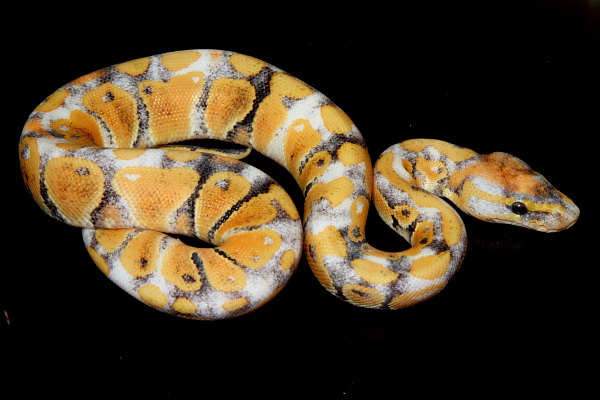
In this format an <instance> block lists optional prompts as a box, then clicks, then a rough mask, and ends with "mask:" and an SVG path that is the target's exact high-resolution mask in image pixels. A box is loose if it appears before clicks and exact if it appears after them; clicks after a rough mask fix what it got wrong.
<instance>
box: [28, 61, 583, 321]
mask: <svg viewBox="0 0 600 400" xmlns="http://www.w3.org/2000/svg"><path fill="white" fill-rule="evenodd" d="M207 138H208V139H217V140H224V141H229V142H234V143H237V144H241V145H243V146H246V147H248V148H250V149H252V150H255V151H258V152H260V153H262V154H264V155H265V156H267V157H269V158H271V159H273V160H274V161H276V162H277V163H279V164H280V165H282V166H283V167H284V168H285V169H287V170H288V171H289V172H290V173H291V174H292V176H293V177H294V178H295V179H296V181H297V182H298V184H299V186H300V188H301V189H302V191H303V193H304V196H305V202H304V212H303V213H300V212H298V210H297V209H296V207H295V206H294V203H293V202H292V200H291V199H290V197H289V196H288V195H287V194H286V193H285V191H284V190H283V189H282V188H281V186H279V185H278V184H277V183H276V182H275V181H273V180H272V179H271V178H270V177H268V176H267V175H266V174H264V173H263V172H261V171H260V170H258V169H256V168H254V167H252V166H249V165H247V164H245V163H243V162H242V161H240V160H239V159H240V158H243V157H244V156H245V155H247V154H248V151H225V150H209V149H203V148H200V147H197V146H189V145H177V144H175V143H177V142H181V141H185V140H191V139H207ZM367 142H368V141H365V139H364V138H363V136H362V135H361V133H360V132H359V130H358V128H357V127H356V126H355V124H354V123H353V122H352V120H351V119H350V118H349V117H348V116H347V115H346V114H345V113H344V112H343V111H342V110H341V109H340V108H338V107H337V106H336V105H335V104H334V103H333V102H332V101H331V100H329V99H328V98H327V97H325V96H324V95H323V94H321V93H320V92H318V91H317V90H316V89H315V88H313V87H311V86H309V85H307V84H305V83H303V82H302V81H300V80H298V79H297V78H295V77H293V76H291V75H289V74H287V73H285V72H284V71H282V70H280V69H278V68H276V67H274V66H272V65H269V64H268V63H266V62H264V61H261V60H258V59H256V58H253V57H250V56H246V55H242V54H238V53H234V52H229V51H220V50H186V51H178V52H171V53H165V54H160V55H156V56H150V57H145V58H141V59H136V60H132V61H127V62H124V63H121V64H117V65H114V66H112V67H108V68H105V69H102V70H99V71H96V72H92V73H90V74H88V75H85V76H83V77H80V78H78V79H75V80H73V81H72V82H70V83H68V84H66V85H65V86H63V87H61V88H59V89H58V90H57V91H56V92H54V93H53V94H51V95H50V96H49V97H48V98H47V99H46V100H45V101H44V102H42V103H41V104H40V105H39V106H38V107H37V108H36V109H35V110H34V111H33V112H32V114H31V115H30V117H29V118H28V120H27V121H26V123H25V126H24V128H23V133H22V136H21V140H20V142H19V159H20V164H21V170H22V174H23V179H24V181H25V183H26V185H27V187H28V189H29V191H30V192H31V195H32V197H33V199H34V200H35V201H36V203H37V204H38V205H39V207H40V208H41V209H42V210H43V211H44V212H46V213H47V214H48V215H50V216H51V217H53V218H56V219H58V220H60V221H62V222H65V223H67V224H70V225H73V226H77V227H80V228H83V239H84V244H85V246H86V248H87V250H88V252H89V254H90V256H91V258H92V260H93V261H94V262H95V263H96V265H97V266H98V267H99V268H100V270H101V271H102V272H104V273H105V274H106V275H107V276H108V278H110V279H111V280H112V281H113V282H115V283H116V284H117V285H119V286H120V287H121V288H123V289H124V290H125V291H127V292H128V293H129V294H131V295H132V296H134V297H135V298H137V299H139V300H140V301H142V302H144V303H146V304H148V305H149V306H151V307H154V308H156V309H158V310H161V311H163V312H167V313H170V314H173V315H176V316H179V317H185V318H192V319H203V320H213V319H223V318H231V317H235V316H238V315H242V314H245V313H248V312H250V311H252V310H255V309H256V308H258V307H260V306H262V305H263V304H265V303H266V302H267V301H269V300H270V299H272V298H273V297H274V296H275V295H276V294H277V293H278V292H279V291H280V290H281V289H282V288H283V287H284V286H285V284H286V282H287V281H288V280H289V278H290V276H291V275H292V274H293V272H294V271H295V269H296V267H297V265H298V263H299V260H300V258H301V256H302V255H303V254H304V255H305V257H306V260H307V261H308V264H309V265H310V268H311V269H312V271H313V273H314V275H315V276H316V278H317V279H318V281H319V282H320V283H321V284H322V285H323V287H324V288H325V289H326V290H328V291H329V292H331V293H332V294H334V295H335V296H337V297H339V298H341V299H343V300H346V301H348V302H350V303H352V304H355V305H358V306H362V307H369V308H380V309H399V308H404V307H408V306H411V305H413V304H416V303H419V302H421V301H424V300H426V299H428V298H431V297H432V296H434V295H435V294H436V293H438V292H440V291H441V290H442V289H443V288H444V287H445V286H446V284H447V283H448V281H449V280H450V278H451V277H452V275H453V274H454V273H455V272H456V270H457V269H458V268H459V266H460V263H461V261H462V259H463V257H464V254H465V251H466V241H467V236H466V231H465V228H464V224H463V222H462V220H461V218H460V217H459V215H458V213H457V212H456V211H455V210H454V209H453V208H452V207H451V206H450V205H448V204H447V203H446V201H445V200H442V199H441V197H444V198H446V199H447V200H450V201H452V202H453V203H454V204H455V205H456V206H458V207H459V208H460V209H461V210H462V211H464V212H465V213H466V214H468V215H471V216H474V217H476V218H479V219H482V220H485V221H490V222H500V223H507V224H513V225H518V226H523V227H526V228H530V229H535V230H538V231H542V232H557V231H561V230H564V229H567V228H569V227H570V226H572V225H573V224H574V223H575V221H576V220H577V218H578V217H579V209H578V208H577V206H576V205H575V204H574V203H573V201H571V200H570V199H569V198H568V197H567V196H565V195H564V194H562V193H561V192H560V191H558V190H557V189H556V188H554V187H553V186H552V185H551V184H550V183H549V182H548V181H547V180H546V179H545V178H544V177H543V176H542V175H540V174H538V173H537V172H534V171H533V170H532V169H531V168H530V167H529V166H528V165H527V164H526V163H524V162H523V161H521V160H519V159H518V158H516V157H513V156H511V155H508V154H506V153H491V154H478V153H476V152H475V151H473V150H470V149H467V148H464V147H460V146H457V145H454V144H450V143H447V142H444V141H440V140H435V139H409V140H406V141H404V142H402V143H398V144H395V145H393V146H391V147H390V148H388V149H387V150H385V151H384V152H383V153H382V154H381V156H380V157H379V158H378V159H377V161H376V162H375V164H374V165H373V164H372V163H371V160H370V157H369V154H368V151H367V147H366V144H367ZM371 201H372V202H373V204H374V205H375V207H376V209H377V211H378V213H379V215H380V216H381V218H382V219H383V220H384V221H385V222H386V223H387V224H388V225H389V226H390V227H391V228H392V229H393V230H395V231H396V232H397V233H398V234H399V235H401V236H402V237H403V238H404V239H406V240H407V241H408V242H409V243H410V244H411V247H410V248H409V249H408V250H404V251H401V252H386V251H381V250H379V249H376V248H375V247H373V246H371V245H370V244H369V243H368V242H367V239H366V237H365V224H366V218H367V214H368V208H369V205H370V203H371ZM169 234H177V235H184V236H194V237H197V238H199V239H201V240H204V241H206V242H208V243H210V244H212V245H213V246H214V247H213V248H196V247H193V246H189V245H186V244H184V243H183V242H181V241H180V240H178V239H175V238H173V237H172V236H169Z"/></svg>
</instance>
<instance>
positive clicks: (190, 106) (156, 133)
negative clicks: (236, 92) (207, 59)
mask: <svg viewBox="0 0 600 400" xmlns="http://www.w3.org/2000/svg"><path fill="white" fill-rule="evenodd" d="M203 85H204V74H203V73H202V72H188V73H187V74H184V75H178V76H174V77H173V78H172V79H171V80H169V81H168V82H158V81H144V82H142V83H140V85H139V87H138V90H139V93H140V96H141V98H142V99H143V100H144V103H145V104H146V106H147V107H148V113H149V114H150V135H151V136H152V138H153V144H155V145H157V144H163V143H172V142H177V141H180V140H184V139H186V138H188V137H189V136H190V131H192V126H191V116H192V112H193V111H194V108H195V107H194V106H195V104H196V103H197V102H198V99H199V98H200V96H201V95H202V87H203ZM174 93H175V94H176V95H175V96H174V95H173V94H174Z"/></svg>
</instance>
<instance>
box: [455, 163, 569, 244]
mask: <svg viewBox="0 0 600 400" xmlns="http://www.w3.org/2000/svg"><path fill="white" fill-rule="evenodd" d="M449 183H450V184H449V187H448V188H449V190H450V191H451V192H452V193H450V196H449V197H452V198H453V199H454V201H455V202H456V203H457V205H459V207H461V208H462V209H463V211H465V212H466V213H467V214H470V215H472V216H474V217H476V218H479V219H481V220H484V221H489V222H496V223H506V224H511V225H517V226H522V227H525V228H530V229H534V230H536V231H540V232H558V231H562V230H564V229H567V228H569V227H571V226H572V225H573V224H574V223H575V222H576V221H577V218H578V217H579V208H578V207H577V206H576V205H575V203H573V201H572V200H571V199H569V198H568V197H567V196H565V195H564V194H563V193H561V192H560V191H559V190H557V189H556V188H555V187H554V186H552V184H550V182H548V180H546V178H544V177H543V176H542V175H540V174H539V173H537V172H535V171H533V170H532V169H531V168H530V167H529V165H527V164H526V163H525V162H523V161H522V160H520V159H518V158H516V157H514V156H512V155H510V154H506V153H500V152H497V153H490V154H482V155H478V156H477V157H474V158H472V159H470V160H468V162H466V163H465V165H464V166H463V167H462V168H461V169H460V170H459V171H457V172H456V173H455V175H453V177H452V178H451V179H450V182H449Z"/></svg>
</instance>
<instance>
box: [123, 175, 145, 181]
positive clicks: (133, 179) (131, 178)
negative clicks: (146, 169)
mask: <svg viewBox="0 0 600 400" xmlns="http://www.w3.org/2000/svg"><path fill="white" fill-rule="evenodd" d="M140 177H141V175H140V174H125V178H127V179H129V180H130V181H132V182H135V181H137V180H138V179H139V178H140Z"/></svg>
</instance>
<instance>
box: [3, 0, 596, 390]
mask: <svg viewBox="0 0 600 400" xmlns="http://www.w3.org/2000/svg"><path fill="white" fill-rule="evenodd" d="M451 3H453V2H446V3H444V4H446V6H444V7H441V8H440V7H437V6H435V5H434V4H432V3H430V2H427V4H426V5H425V4H424V5H423V6H421V7H407V6H400V7H399V9H397V10H394V11H392V10H389V9H379V8H375V7H373V6H371V7H369V6H367V10H365V9H355V10H354V11H353V12H352V13H351V14H350V15H347V16H343V15H336V14H334V13H329V12H328V13H326V14H323V13H320V12H317V11H318V10H317V9H314V10H312V9H311V10H309V9H308V8H307V9H302V10H298V9H293V7H296V5H291V7H292V8H290V10H289V11H282V13H281V14H280V16H279V17H275V16H274V15H273V14H268V13H266V11H264V10H248V11H247V12H243V13H242V15H238V17H241V16H244V15H246V16H247V17H248V20H247V21H244V20H243V19H242V18H236V19H230V18H225V17H223V18H216V17H214V15H216V14H214V13H213V12H207V11H205V10H203V9H202V7H201V6H190V7H189V9H185V10H183V9H180V10H178V12H180V13H173V14H172V15H171V14H170V13H169V12H168V11H164V13H163V11H162V10H160V7H159V8H157V10H156V13H155V14H151V15H139V14H138V15H135V16H127V17H125V16H124V15H121V14H119V15H120V17H119V18H120V19H116V20H109V19H103V18H99V19H97V20H96V19H94V18H91V19H89V17H88V16H87V15H88V14H85V16H84V15H83V12H82V11H81V10H75V9H72V10H63V11H64V14H63V15H62V16H61V17H60V18H58V17H54V16H51V15H49V14H48V13H47V11H46V10H40V9H35V10H33V9H32V10H27V11H23V12H22V14H18V15H15V16H16V17H19V18H21V17H23V20H24V21H25V23H23V24H22V25H21V26H20V29H19V30H18V34H17V32H15V31H10V32H8V31H7V32H6V33H5V35H4V36H5V40H6V41H7V42H8V43H7V44H8V48H7V49H5V50H6V51H7V52H8V53H7V54H10V56H9V57H7V58H6V59H5V60H4V61H5V62H4V64H5V66H6V67H7V68H6V70H5V73H4V77H5V82H7V83H8V85H9V87H8V88H7V89H5V90H4V95H5V97H6V98H10V99H11V100H10V102H9V104H6V103H4V107H5V110H6V109H7V110H8V112H6V111H5V113H4V120H5V121H6V120H8V121H9V124H8V125H5V126H4V134H5V137H6V138H7V139H6V141H5V144H4V146H3V149H4V150H3V151H4V152H5V153H4V154H3V159H4V161H5V162H6V163H7V164H6V166H5V169H4V171H5V172H4V174H3V176H4V177H5V179H6V180H5V182H8V183H9V189H8V190H5V191H3V193H4V195H3V197H4V198H3V200H2V201H3V202H2V204H3V209H4V210H5V212H4V218H3V220H4V221H5V224H4V226H3V230H2V250H3V253H4V262H3V263H2V272H1V273H0V307H1V310H0V312H1V314H0V345H1V346H2V349H0V360H2V363H3V364H4V366H7V367H8V368H9V371H8V373H3V374H2V375H0V382H2V387H1V388H0V390H1V391H0V393H1V395H0V397H2V398H5V397H4V393H10V392H11V391H16V392H17V393H19V396H15V397H14V398H25V394H26V393H30V392H40V393H44V394H47V395H57V396H56V397H58V398H62V397H67V398H68V397H74V398H75V397H76V398H87V397H88V396H89V394H100V395H110V396H113V397H114V396H115V395H116V394H118V393H124V394H126V395H128V396H130V397H133V398H137V397H138V396H141V395H150V396H154V397H156V398H168V399H180V398H192V397H191V396H193V398H205V397H208V398H213V397H210V395H211V394H213V395H214V394H216V393H220V394H222V395H224V396H225V395H230V397H228V396H225V398H234V397H233V395H235V394H250V395H252V394H258V395H262V396H261V397H270V396H269V395H279V396H280V397H282V398H288V397H289V396H290V394H300V395H303V397H306V396H307V395H310V396H317V395H320V396H322V397H323V398H374V397H375V396H378V395H394V398H417V397H415V396H411V395H410V394H411V393H413V394H414V393H420V396H419V398H428V397H434V394H436V393H437V394H452V395H457V396H463V397H472V396H477V397H478V398H493V397H494V396H495V395H505V396H508V398H547V395H548V394H553V395H556V397H555V398H561V399H590V398H592V394H593V393H595V394H596V395H597V394H598V393H597V386H596V385H594V386H592V381H591V377H592V374H591V370H592V368H593V367H594V366H595V365H594V364H595V363H596V361H597V358H596V357H597V350H598V349H597V344H596V339H597V336H598V329H597V327H596V326H595V325H594V324H593V322H595V321H594V320H597V316H598V311H597V299H596V293H597V291H598V289H597V285H596V284H595V281H594V275H596V269H597V266H598V260H597V258H596V257H597V252H596V250H597V245H596V241H597V237H598V234H597V233H596V234H594V235H592V228H594V226H595V225H596V224H597V222H598V218H597V212H596V207H597V203H598V201H597V200H596V199H595V197H597V196H596V195H594V194H593V191H594V190H593V186H591V185H596V183H595V182H596V181H597V169H598V168H597V167H595V165H596V163H597V157H598V156H597V154H598V150H597V144H594V143H593V140H594V139H595V138H596V137H597V136H598V133H599V131H600V112H599V110H600V101H599V97H598V96H599V93H600V92H599V89H600V85H599V81H598V79H599V77H600V74H599V73H598V71H600V63H599V62H598V54H599V51H600V41H599V35H598V21H599V20H598V17H597V12H598V11H599V10H598V6H596V7H595V8H594V6H593V5H592V3H594V2H593V1H589V2H581V3H577V2H573V1H563V2H558V1H551V2H548V1H544V2H542V1H520V2H515V4H514V5H509V4H508V3H505V2H501V3H500V2H499V3H497V4H493V5H487V6H483V5H482V4H483V3H484V2H477V4H478V5H477V6H473V7H467V6H461V7H460V8H456V6H455V5H452V6H450V4H451ZM494 3H495V2H494ZM165 6H166V5H165ZM265 6H266V4H265ZM298 6H299V5H298ZM231 8H233V7H231ZM97 11H99V10H97ZM299 11H301V12H299ZM594 12H595V13H594ZM102 13H103V14H102V15H103V16H107V15H109V14H110V12H109V10H105V11H102ZM181 13H182V14H181ZM313 13H314V14H313ZM32 15H33V16H34V17H35V18H32ZM224 15H225V14H224ZM298 15H299V16H298ZM160 21H163V22H160ZM164 21H168V22H166V23H164ZM192 21H193V23H192ZM3 29H4V28H3ZM25 33H27V34H32V35H33V36H31V37H30V38H29V39H27V40H17V39H16V38H17V37H20V36H19V35H23V34H25ZM70 35H73V36H70ZM189 48H218V49H228V50H234V51H239V52H242V53H246V54H249V55H252V56H255V57H257V58H261V59H263V60H265V61H268V62H270V63H272V64H273V65H276V66H278V67H280V68H282V69H284V70H286V71H287V72H289V73H291V74H292V75H294V76H296V77H298V78H300V79H301V80H303V81H305V82H307V83H308V84H310V85H312V86H314V87H315V88H317V89H318V90H320V91H321V92H323V93H325V94H326V95H327V96H329V97H330V98H331V99H332V100H333V101H334V102H335V103H336V104H338V105H339V106H340V107H341V108H342V109H343V110H344V111H346V113H347V114H348V115H349V116H350V117H351V118H352V119H353V120H354V122H355V123H356V125H357V126H358V127H359V129H360V130H361V131H362V133H363V135H364V136H365V138H366V140H367V143H368V144H369V148H370V151H371V154H372V157H373V158H375V157H376V156H377V155H378V154H379V153H380V152H381V151H383V150H384V149H385V148H386V147H388V146H389V145H391V144H393V143H395V142H397V141H401V140H403V139H407V138H415V137H430V138H439V139H445V140H449V141H452V142H455V143H457V144H461V145H464V146H468V147H471V148H473V149H474V150H477V151H479V152H482V153H486V152H491V151H505V152H508V153H511V154H514V155H516V156H518V157H520V158H522V159H524V160H525V161H527V162H528V163H529V164H530V165H531V166H532V167H533V168H534V169H535V170H538V171H539V172H541V173H543V174H544V175H545V176H546V177H547V178H548V179H549V180H550V181H551V182H552V183H554V184H555V185H556V186H557V187H558V188H559V189H561V190H562V191H563V192H565V193H566V194H568V195H569V196H571V197H572V198H573V199H574V201H575V202H576V203H577V204H578V205H579V207H580V208H581V210H582V216H581V219H580V221H579V222H578V223H577V224H576V225H575V226H574V227H573V228H572V229H570V230H568V231H565V232H561V233H557V234H542V233H537V232H532V231H525V230H519V229H518V228H514V227H510V226H499V225H490V224H485V223H482V222H479V221H473V220H472V219H465V223H466V225H467V230H468V232H469V250H468V254H467V256H466V259H465V261H464V263H463V267H462V269H461V270H460V271H459V273H458V274H457V275H456V277H455V278H454V279H453V281H452V282H451V283H450V284H449V285H448V287H447V288H446V289H445V290H444V291H443V292H442V293H441V294H439V295H438V296H436V297H435V298H434V299H432V300H430V301H428V302H425V303H423V304H421V305H418V306H415V307H413V308H410V309H407V310H401V311H396V312H389V311H387V312H386V311H373V310H366V309H360V308H357V307H354V306H351V305H349V304H346V303H344V302H341V301H339V300H337V299H336V298H334V297H333V296H331V295H330V294H328V293H327V292H326V291H325V290H324V289H323V288H322V287H321V286H320V285H319V284H318V282H317V281H316V279H315V278H314V277H313V276H312V274H311V272H310V270H309V268H308V265H307V264H306V262H305V261H304V260H303V261H302V262H301V264H300V266H299V268H298V271H297V273H296V274H295V275H294V277H293V278H292V280H291V281H290V283H289V284H288V286H287V287H286V288H285V289H284V290H283V291H282V292H281V293H280V294H279V295H278V296H277V297H276V298H275V299H274V300H273V301H272V302H271V303H269V304H268V305H266V306H265V307H263V308H262V309H260V310H258V311H256V312H254V313H251V314H249V315H246V316H242V317H239V318H237V319H234V320H229V321H219V322H199V321H189V320H183V319H177V318H174V317H171V316H168V315H166V314H162V313H160V312H157V311H154V310H153V309H151V308H149V307H147V306H145V305H143V304H142V303H140V302H138V301H137V300H135V299H133V298H131V297H129V296H128V295H127V294H126V293H125V292H123V291H121V290H120V289H119V288H117V287H116V286H115V285H114V284H112V283H111V282H110V281H109V280H108V279H106V278H105V277H103V275H102V273H101V272H100V271H99V270H97V268H95V267H94V265H93V263H92V261H91V260H90V259H89V257H88V255H87V252H86V251H85V249H84V247H83V244H82V241H81V234H80V230H79V229H77V228H73V227H69V226H66V225H63V224H61V223H59V222H56V221H54V220H51V219H50V218H49V217H47V216H46V215H45V214H43V213H42V211H40V210H39V209H38V208H37V206H36V205H35V204H34V202H33V201H32V200H31V199H30V197H29V195H28V193H27V192H26V190H25V187H24V185H23V183H22V180H21V176H20V172H19V169H18V159H17V151H16V149H17V142H18V136H19V133H20V131H21V127H22V125H23V123H24V121H25V119H26V118H27V116H28V115H29V113H30V112H31V111H32V110H33V108H35V106H36V105H37V104H38V103H39V102H41V101H42V100H43V99H44V98H45V97H46V96H47V95H48V94H50V93H51V92H53V91H54V90H55V89H57V88H58V87H59V86H61V85H62V84H64V83H65V82H68V81H70V80H72V79H74V78H76V77H79V76H81V75H83V74H85V73H88V72H91V71H94V70H96V69H99V68H101V67H105V66H108V65H111V64H115V63H118V62H122V61H126V60H130V59H134V58H137V57H142V56H146V55H151V54H158V53H162V52H166V51H172V50H182V49H189ZM5 88H6V86H5ZM251 161H256V163H257V165H258V166H262V167H263V168H264V169H265V170H266V171H267V172H268V173H269V174H271V175H272V176H273V177H274V178H275V179H277V180H278V181H279V182H280V183H281V184H282V185H284V186H285V187H286V188H287V189H289V191H290V193H291V194H292V196H293V197H294V198H295V200H296V201H297V205H298V206H299V208H300V209H301V204H302V198H301V196H300V192H299V190H298V189H297V187H296V185H295V183H294V182H293V181H292V179H291V178H290V177H289V175H288V174H287V173H286V172H285V171H283V170H282V169H280V168H279V167H277V166H276V165H275V164H274V163H272V162H270V161H268V160H265V159H264V158H261V157H259V156H256V155H255V156H252V158H251ZM6 210H7V211H6ZM372 211H373V213H372V214H373V217H374V218H370V221H369V226H368V230H367V235H368V236H369V237H370V241H371V242H372V244H374V245H376V246H377V247H380V248H382V249H385V250H395V249H396V250H398V249H402V248H405V247H406V245H405V244H404V243H403V242H402V240H401V239H399V238H397V237H394V234H393V232H392V231H391V230H389V229H388V228H387V227H385V226H384V225H383V224H382V223H381V222H380V221H379V220H378V219H377V218H376V216H375V212H374V210H372ZM7 217H8V221H7ZM592 339H594V340H592ZM17 378H19V380H17ZM592 389H593V390H592ZM7 398H11V397H10V396H8V397H7ZM457 398H458V397H457ZM460 398H462V397H460Z"/></svg>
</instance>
